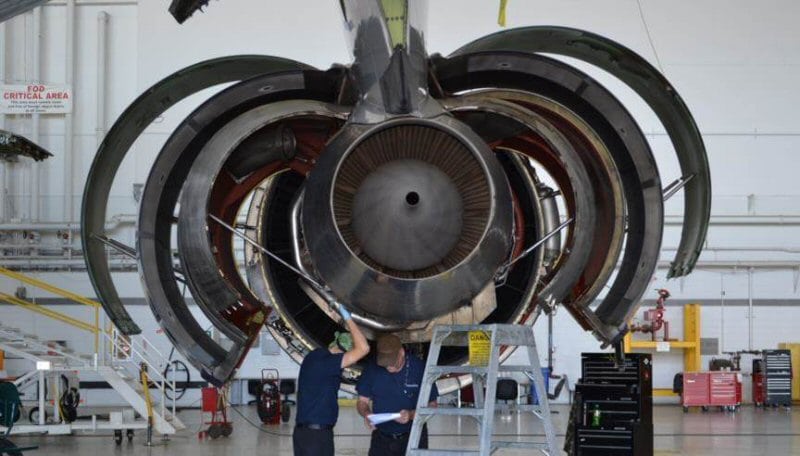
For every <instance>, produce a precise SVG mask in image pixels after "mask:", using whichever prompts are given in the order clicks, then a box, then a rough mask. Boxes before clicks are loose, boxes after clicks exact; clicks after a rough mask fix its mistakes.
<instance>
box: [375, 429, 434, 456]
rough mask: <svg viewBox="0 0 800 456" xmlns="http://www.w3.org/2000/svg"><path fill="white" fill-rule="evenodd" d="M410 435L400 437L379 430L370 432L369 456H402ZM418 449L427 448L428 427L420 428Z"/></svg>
mask: <svg viewBox="0 0 800 456" xmlns="http://www.w3.org/2000/svg"><path fill="white" fill-rule="evenodd" d="M409 436H410V433H405V434H400V435H394V436H392V435H387V434H384V433H383V432H381V431H379V430H377V429H376V430H374V431H372V440H371V441H370V444H369V456H404V455H405V454H406V447H407V446H408V437H409ZM419 448H420V449H427V448H428V426H427V425H425V426H423V427H422V435H421V436H420V438H419Z"/></svg>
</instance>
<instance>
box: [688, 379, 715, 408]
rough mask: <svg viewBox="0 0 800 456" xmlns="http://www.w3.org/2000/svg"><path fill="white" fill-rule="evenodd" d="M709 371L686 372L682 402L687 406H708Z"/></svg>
mask: <svg viewBox="0 0 800 456" xmlns="http://www.w3.org/2000/svg"><path fill="white" fill-rule="evenodd" d="M708 382H709V376H708V372H684V373H683V393H682V396H681V403H682V405H683V406H684V408H685V407H708V403H709V395H708V393H709V390H708Z"/></svg>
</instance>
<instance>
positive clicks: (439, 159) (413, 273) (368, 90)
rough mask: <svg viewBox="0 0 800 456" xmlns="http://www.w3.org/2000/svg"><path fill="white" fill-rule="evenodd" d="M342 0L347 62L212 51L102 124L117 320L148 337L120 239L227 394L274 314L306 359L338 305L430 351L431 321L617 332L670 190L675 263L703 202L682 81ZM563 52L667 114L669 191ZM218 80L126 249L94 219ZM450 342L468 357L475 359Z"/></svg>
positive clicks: (85, 224) (624, 122)
mask: <svg viewBox="0 0 800 456" xmlns="http://www.w3.org/2000/svg"><path fill="white" fill-rule="evenodd" d="M175 3H178V4H179V5H177V6H176V5H175V4H173V8H172V9H171V11H173V12H176V11H179V12H181V16H180V17H179V19H181V20H183V19H185V18H186V16H187V15H188V14H191V11H192V8H191V5H188V6H187V4H191V3H194V4H198V5H199V4H202V3H204V2H180V1H176V2H175ZM183 3H187V4H183ZM340 4H341V9H342V14H343V16H344V19H345V24H346V29H347V32H348V34H349V42H350V43H349V44H350V48H351V50H352V53H353V57H354V60H353V62H352V63H351V64H349V65H334V66H333V67H331V68H329V69H327V70H321V69H316V68H312V67H311V66H309V65H306V64H303V63H301V62H298V61H294V60H289V59H285V58H279V57H272V56H232V57H225V58H218V59H213V60H209V61H205V62H201V63H198V64H196V65H194V66H191V67H188V68H185V69H183V70H181V71H178V72H176V73H174V74H173V75H171V76H169V77H167V78H165V79H164V80H162V81H160V82H159V83H157V84H155V85H154V86H153V87H151V88H150V89H149V90H147V91H146V92H145V93H143V94H142V95H141V96H140V97H139V98H138V99H137V100H136V101H134V102H133V104H131V106H130V107H129V108H128V109H127V110H126V111H125V112H124V113H123V114H122V115H121V116H120V118H119V119H118V120H117V122H116V123H115V124H114V126H113V127H112V128H111V130H110V131H109V133H108V136H107V137H106V138H105V141H104V142H103V143H102V145H101V146H100V149H99V150H98V152H97V155H96V157H95V160H94V163H93V165H92V168H91V171H90V174H89V179H88V182H87V185H86V190H85V193H84V199H83V209H82V211H83V214H82V215H83V216H82V240H83V244H84V251H85V257H86V260H87V266H88V269H89V271H90V274H91V277H92V280H93V283H94V286H95V289H96V291H97V295H98V297H99V298H100V300H101V301H102V303H103V306H104V307H105V309H106V311H107V313H108V315H109V316H110V318H111V319H112V320H113V322H114V324H115V325H116V327H117V328H118V329H119V330H120V331H121V332H123V333H125V334H136V333H137V332H139V331H140V329H139V327H138V325H137V324H136V322H134V321H133V320H132V319H131V318H130V315H129V314H128V313H127V311H126V310H125V308H124V306H123V305H122V303H121V300H120V298H119V296H118V293H117V291H116V288H115V287H114V284H113V281H112V280H111V273H110V270H109V266H108V262H107V254H106V248H122V249H125V250H126V251H129V252H131V254H133V255H135V256H136V258H137V259H138V263H139V272H140V275H141V278H142V282H143V284H144V288H145V289H146V294H147V300H148V302H149V304H150V307H151V308H152V310H153V313H154V314H155V316H156V318H157V320H158V322H159V323H160V325H161V326H162V327H163V329H164V331H165V333H166V334H167V335H168V336H169V338H170V339H171V341H172V342H173V343H174V345H175V346H176V348H177V349H178V350H179V351H180V352H181V353H182V354H183V355H184V356H185V357H186V358H187V359H188V360H189V361H190V362H191V363H192V364H193V365H194V366H195V367H196V368H197V369H198V370H200V371H201V373H202V374H203V376H204V377H205V378H206V379H207V380H209V381H211V382H213V383H216V384H221V383H224V382H225V381H227V380H228V379H229V378H230V377H231V376H232V375H233V373H234V372H235V370H236V368H237V367H238V366H239V364H240V363H241V362H242V360H243V358H244V356H245V355H246V353H247V351H248V349H249V347H250V346H251V344H252V342H253V341H254V339H255V338H256V337H258V335H259V333H260V332H261V330H262V328H263V327H264V326H266V328H267V330H269V332H270V333H271V334H272V336H273V337H274V338H275V339H276V340H277V341H278V342H279V343H280V345H282V346H283V348H284V349H285V350H286V351H287V353H289V354H290V355H291V356H292V357H293V358H294V359H296V360H297V361H300V360H302V358H303V356H304V355H305V354H306V353H308V352H309V351H310V350H312V349H314V348H316V347H320V346H326V345H327V343H328V342H329V341H330V340H331V339H332V338H333V334H334V332H335V331H337V330H341V328H342V322H341V319H340V317H339V316H338V313H337V312H336V306H338V305H343V306H346V307H347V308H348V309H349V310H350V311H351V312H352V314H353V316H354V319H355V321H356V322H357V323H358V324H359V325H360V326H361V327H363V328H364V329H365V331H366V332H367V334H368V336H369V337H370V338H374V337H376V335H377V334H380V333H383V332H392V333H396V334H397V335H398V336H399V337H401V339H403V340H404V342H406V343H408V344H411V345H413V346H416V347H419V348H420V350H423V351H424V350H425V347H426V345H427V344H428V343H429V342H430V338H431V333H432V329H433V327H434V326H435V325H437V324H473V323H496V322H499V323H513V324H532V323H533V321H534V320H535V318H536V317H537V316H538V315H539V314H540V313H541V312H552V311H553V310H554V309H555V308H556V306H559V305H563V306H564V307H565V308H566V309H567V310H568V311H569V312H570V313H571V315H572V316H574V317H575V318H576V319H577V321H578V322H579V323H580V324H581V326H582V327H583V328H585V329H586V330H588V331H591V332H592V333H593V334H594V335H595V336H596V337H597V338H598V339H599V341H601V342H602V343H603V344H612V343H616V342H617V341H619V340H620V339H621V338H622V336H623V335H624V334H625V333H626V332H627V330H628V320H629V319H630V318H631V316H632V314H633V313H634V312H635V310H636V308H637V306H638V302H639V300H640V298H641V296H642V294H643V293H644V291H645V289H646V288H647V287H648V286H649V283H650V280H651V277H652V274H653V272H654V270H655V268H656V265H657V261H658V258H659V251H660V245H661V236H662V230H663V223H664V211H663V201H664V199H665V197H668V196H670V195H672V194H673V193H674V192H676V191H678V190H679V189H683V191H684V205H685V214H686V216H685V220H684V226H683V232H682V238H681V243H680V248H679V249H678V252H677V256H676V258H675V259H674V261H673V262H672V264H671V268H670V271H669V276H670V277H677V276H682V275H685V274H688V273H690V272H691V270H692V268H693V266H694V264H695V262H696V260H697V258H698V256H699V253H700V250H701V247H702V244H703V241H704V239H705V235H706V230H707V225H708V218H709V212H710V197H711V195H710V179H709V170H708V163H707V158H706V154H705V149H704V146H703V142H702V139H701V137H700V134H699V132H698V129H697V127H696V125H695V123H694V120H693V119H692V116H691V114H690V113H689V111H688V109H687V108H686V106H685V104H684V103H683V101H682V100H681V98H680V96H679V95H678V93H677V92H676V91H675V89H674V88H673V87H672V86H671V85H670V84H669V82H668V81H667V80H666V79H664V77H663V76H662V75H661V74H660V73H659V72H658V71H657V70H656V69H655V68H653V66H651V65H650V64H649V63H647V62H646V61H645V60H644V59H643V58H641V57H640V56H638V55H637V54H635V53H634V52H632V51H631V50H629V49H627V48H625V47H624V46H622V45H620V44H619V43H615V42H613V41H611V40H608V39H606V38H603V37H601V36H598V35H595V34H592V33H590V32H586V31H580V30H574V29H568V28H562V27H525V28H518V29H510V30H505V31H501V32H499V33H495V34H493V35H489V36H486V37H483V38H480V39H478V40H476V41H473V42H472V43H469V44H467V45H465V46H464V47H462V48H461V49H459V50H457V51H456V52H454V53H453V54H451V55H449V56H446V57H445V56H441V55H436V54H434V55H429V54H428V52H427V50H426V47H425V42H424V38H425V31H424V27H423V24H424V23H425V11H424V2H419V1H413V0H408V1H378V0H344V1H342V2H340ZM195 6H197V5H195ZM176 17H177V16H176ZM553 56H564V57H569V58H573V59H579V60H582V61H584V62H586V63H588V64H591V65H594V66H597V67H599V68H601V69H603V70H605V71H607V72H608V73H610V74H611V75H613V76H615V77H617V78H619V79H620V80H622V81H623V82H625V83H627V84H628V85H629V86H630V87H631V88H632V89H633V90H634V91H635V92H636V93H638V94H639V95H640V96H641V97H642V98H643V99H644V100H645V101H646V102H647V103H648V104H649V105H650V106H651V107H652V109H653V111H654V112H655V114H656V115H657V116H658V117H659V119H660V120H661V121H662V123H663V124H664V127H665V129H666V130H667V132H668V134H669V137H670V139H671V140H672V142H673V145H674V147H675V151H676V153H677V156H678V161H679V162H680V166H681V175H680V176H674V182H673V183H672V184H670V185H669V186H667V188H664V187H663V185H662V180H661V177H660V175H659V172H658V168H657V166H656V161H655V159H654V157H653V154H652V152H651V150H650V146H649V145H648V142H647V140H646V139H645V137H644V135H643V134H642V132H641V130H640V128H639V127H638V125H637V123H636V121H635V119H634V118H633V117H632V116H631V114H630V113H629V112H628V111H627V110H626V109H625V107H624V106H623V105H622V104H621V103H620V102H619V101H618V100H617V99H616V98H615V97H614V95H613V94H612V93H611V92H609V91H608V90H607V89H606V88H604V87H603V86H602V85H600V84H599V83H598V82H597V81H596V80H595V79H593V78H592V77H590V76H589V75H587V74H585V73H583V72H582V71H580V70H578V69H577V68H575V67H574V66H571V65H569V64H566V63H564V62H562V61H559V60H557V59H555V58H554V57H553ZM222 83H232V84H231V85H229V86H228V87H227V88H225V89H224V90H222V91H221V92H219V93H218V94H216V95H214V96H212V97H211V98H210V99H208V100H207V101H206V102H204V103H203V104H202V105H200V106H199V107H198V108H197V109H195V110H194V112H192V113H191V114H190V115H189V116H188V117H187V118H186V119H185V120H184V121H183V122H182V123H181V124H180V125H179V126H178V127H177V129H176V130H175V131H174V132H173V133H172V135H171V136H170V137H169V139H168V140H167V141H166V143H165V144H164V146H163V148H162V149H161V151H160V153H159V154H158V156H157V158H156V160H155V163H154V164H153V166H152V169H151V171H150V175H149V177H148V179H147V182H146V184H145V187H144V190H143V193H142V197H141V206H140V211H139V220H138V225H137V239H138V241H137V245H136V246H135V247H133V246H131V247H125V246H120V243H119V242H118V241H115V240H113V239H110V238H109V237H108V236H107V235H106V233H104V231H103V227H104V221H105V217H106V214H105V211H106V209H105V208H106V206H107V202H108V194H109V189H110V187H111V184H112V183H113V180H114V175H115V174H116V172H117V171H118V169H119V165H120V163H121V161H122V159H123V158H124V157H125V155H126V154H127V153H128V150H129V148H130V146H131V145H132V144H133V142H134V141H135V140H136V138H137V137H138V136H139V134H140V133H141V132H142V131H143V130H144V129H145V128H146V127H147V126H148V125H149V124H150V123H151V122H152V121H153V120H154V119H155V118H157V117H158V116H159V115H160V114H161V113H163V112H164V111H165V110H166V109H168V108H169V107H170V106H172V105H173V104H175V103H177V102H178V101H180V100H182V99H184V98H186V97H188V96H190V95H192V94H194V93H196V92H198V91H200V90H203V89H206V88H208V87H211V86H214V85H217V84H222ZM604 288H606V290H605V293H604V294H603V296H602V298H600V299H598V296H600V295H601V291H603V289H604ZM187 290H188V293H189V294H190V295H191V298H192V300H190V299H189V297H188V296H187V293H185V291H187ZM193 303H194V304H196V305H197V306H198V307H199V308H200V309H201V310H202V312H203V314H204V315H205V316H206V317H207V318H208V320H209V321H211V323H212V324H213V326H214V327H215V329H216V331H217V332H218V333H219V334H222V335H224V336H225V339H227V340H226V341H224V343H223V342H221V341H220V340H219V338H213V337H211V336H210V335H209V334H208V333H207V331H206V328H204V327H202V326H201V325H200V324H199V323H198V321H197V320H196V318H195V317H194V316H193V315H192V313H191V312H190V305H191V304H193ZM510 353H511V350H504V351H503V354H502V357H503V358H505V357H507V356H508V355H509V354H510ZM442 356H443V357H444V359H445V360H446V361H447V362H449V363H454V364H455V363H462V362H464V361H465V356H466V353H465V352H464V351H463V350H461V349H450V350H446V351H443V352H442ZM357 375H358V369H353V370H349V371H348V372H347V373H346V375H345V377H346V379H349V380H352V379H353V378H355V377H356V376H357Z"/></svg>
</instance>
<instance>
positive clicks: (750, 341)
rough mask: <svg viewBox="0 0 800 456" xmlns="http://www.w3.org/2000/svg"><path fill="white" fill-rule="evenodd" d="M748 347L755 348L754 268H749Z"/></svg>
mask: <svg viewBox="0 0 800 456" xmlns="http://www.w3.org/2000/svg"><path fill="white" fill-rule="evenodd" d="M747 319H748V320H749V321H748V324H749V327H748V329H747V349H748V350H750V351H752V350H753V268H752V267H749V268H747Z"/></svg>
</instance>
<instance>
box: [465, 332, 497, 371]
mask: <svg viewBox="0 0 800 456" xmlns="http://www.w3.org/2000/svg"><path fill="white" fill-rule="evenodd" d="M491 348H492V339H491V337H489V333H487V332H486V331H470V332H469V365H470V366H481V367H484V366H487V365H488V364H489V354H490V353H491V351H492V350H491Z"/></svg>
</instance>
